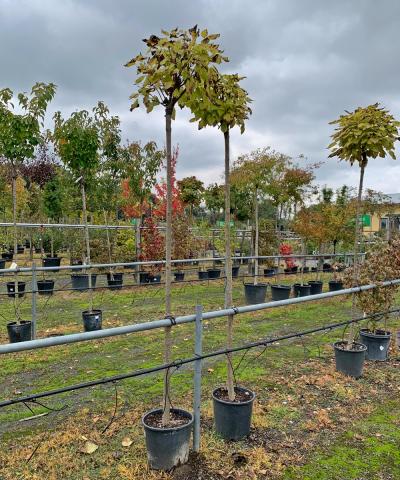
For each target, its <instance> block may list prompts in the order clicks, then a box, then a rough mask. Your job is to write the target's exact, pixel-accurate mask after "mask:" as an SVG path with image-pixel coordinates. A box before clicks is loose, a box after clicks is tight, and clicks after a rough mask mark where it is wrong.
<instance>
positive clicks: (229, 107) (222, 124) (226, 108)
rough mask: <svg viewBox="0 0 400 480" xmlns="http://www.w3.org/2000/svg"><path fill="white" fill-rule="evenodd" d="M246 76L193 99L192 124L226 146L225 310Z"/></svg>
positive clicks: (231, 393) (224, 78) (225, 80)
mask: <svg viewBox="0 0 400 480" xmlns="http://www.w3.org/2000/svg"><path fill="white" fill-rule="evenodd" d="M242 79H243V77H239V75H237V74H233V75H218V76H215V77H214V78H213V79H212V80H211V81H210V82H209V84H208V85H207V86H206V88H205V89H204V91H203V92H202V93H203V95H198V96H194V97H193V98H192V101H191V104H190V108H191V110H192V112H193V114H194V117H193V118H192V120H191V121H198V126H199V129H201V128H203V127H206V126H214V127H215V126H217V127H218V128H219V129H220V130H221V132H222V133H223V135H224V146H225V276H226V288H225V308H229V307H231V306H232V252H231V238H230V237H231V227H230V220H231V199H230V195H231V184H230V135H229V134H230V130H231V129H232V128H234V127H235V126H238V127H239V128H240V132H241V133H243V132H244V129H245V121H246V120H247V119H248V117H249V115H251V109H250V107H249V103H250V102H251V99H250V97H249V96H248V94H247V92H246V90H244V89H243V88H242V87H241V86H240V81H241V80H242ZM232 341H233V315H230V316H228V331H227V348H228V349H229V348H231V347H232ZM227 357H228V358H227V368H228V379H227V389H228V397H229V399H230V400H231V401H233V400H234V399H235V396H236V395H235V389H234V384H233V369H232V358H231V354H228V355H227Z"/></svg>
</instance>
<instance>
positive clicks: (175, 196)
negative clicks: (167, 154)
mask: <svg viewBox="0 0 400 480" xmlns="http://www.w3.org/2000/svg"><path fill="white" fill-rule="evenodd" d="M178 155H179V147H176V148H175V149H174V151H173V154H172V159H171V166H172V175H171V177H172V178H171V183H172V215H173V216H174V215H177V214H178V215H179V214H181V213H183V210H184V205H183V202H182V200H181V192H180V191H179V188H178V186H177V183H176V162H177V160H178ZM155 189H156V200H155V206H154V210H153V215H154V216H155V217H156V218H158V219H159V220H165V218H166V216H167V182H166V181H165V180H164V181H163V182H162V183H157V184H156V186H155Z"/></svg>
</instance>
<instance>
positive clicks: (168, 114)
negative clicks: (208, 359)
mask: <svg viewBox="0 0 400 480" xmlns="http://www.w3.org/2000/svg"><path fill="white" fill-rule="evenodd" d="M171 123H172V111H169V109H166V111H165V141H166V149H167V214H166V217H167V218H166V220H167V225H166V231H165V315H166V316H169V315H171V280H172V279H171V275H172V269H171V253H172V143H171V142H172V139H171ZM164 331H165V340H164V363H170V362H171V350H172V336H171V327H165V330H164ZM169 381H170V372H169V369H167V370H165V374H164V411H163V417H162V424H163V425H164V426H165V425H167V424H168V423H169V421H170V408H171V402H170V399H169Z"/></svg>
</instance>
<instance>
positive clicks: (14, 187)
mask: <svg viewBox="0 0 400 480" xmlns="http://www.w3.org/2000/svg"><path fill="white" fill-rule="evenodd" d="M12 201H13V224H14V228H13V232H14V259H15V263H17V252H18V248H17V244H18V230H17V177H16V175H15V173H14V174H13V177H12ZM17 292H18V275H17V273H14V311H15V320H16V321H17V322H19V320H20V318H19V310H18V301H17V298H18V295H17Z"/></svg>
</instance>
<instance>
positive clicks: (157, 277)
mask: <svg viewBox="0 0 400 480" xmlns="http://www.w3.org/2000/svg"><path fill="white" fill-rule="evenodd" d="M149 283H161V274H160V273H159V274H157V275H151V274H149Z"/></svg>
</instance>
